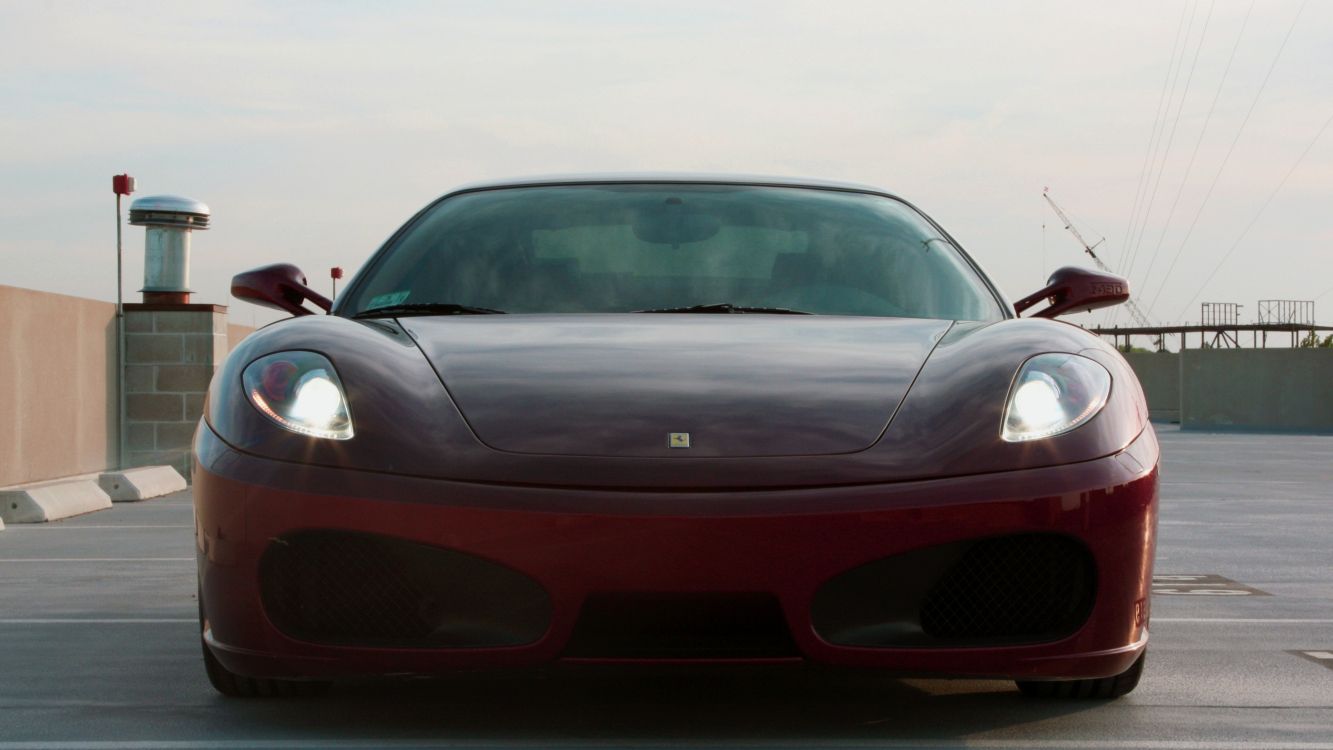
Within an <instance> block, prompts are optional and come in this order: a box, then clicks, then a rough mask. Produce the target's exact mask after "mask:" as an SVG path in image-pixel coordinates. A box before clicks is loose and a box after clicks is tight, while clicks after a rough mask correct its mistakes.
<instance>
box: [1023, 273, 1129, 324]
mask: <svg viewBox="0 0 1333 750" xmlns="http://www.w3.org/2000/svg"><path fill="white" fill-rule="evenodd" d="M1042 300H1049V301H1050V306H1048V307H1044V308H1042V309H1040V310H1038V311H1037V312H1035V313H1033V314H1032V315H1031V316H1029V317H1033V318H1054V317H1055V316H1057V315H1062V314H1064V313H1067V312H1087V311H1089V310H1097V309H1100V308H1103V307H1112V306H1114V305H1118V304H1120V303H1121V302H1126V301H1128V300H1129V282H1128V281H1126V280H1125V279H1124V278H1122V277H1120V276H1116V275H1115V274H1110V273H1101V272H1099V271H1089V270H1087V269H1085V268H1075V267H1073V266H1065V267H1064V268H1058V269H1056V271H1055V273H1053V274H1051V277H1050V278H1049V279H1047V280H1046V287H1045V288H1043V289H1042V290H1040V291H1037V292H1033V293H1032V294H1029V295H1028V296H1026V297H1024V298H1023V299H1021V300H1019V301H1017V302H1015V303H1014V312H1017V313H1019V314H1022V312H1023V311H1024V310H1026V309H1028V308H1029V307H1032V306H1033V305H1035V304H1037V303H1038V302H1041V301H1042Z"/></svg>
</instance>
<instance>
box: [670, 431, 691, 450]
mask: <svg viewBox="0 0 1333 750" xmlns="http://www.w3.org/2000/svg"><path fill="white" fill-rule="evenodd" d="M667 447H668V448H688V447H690V433H688V432H673V433H670V434H669V435H667Z"/></svg>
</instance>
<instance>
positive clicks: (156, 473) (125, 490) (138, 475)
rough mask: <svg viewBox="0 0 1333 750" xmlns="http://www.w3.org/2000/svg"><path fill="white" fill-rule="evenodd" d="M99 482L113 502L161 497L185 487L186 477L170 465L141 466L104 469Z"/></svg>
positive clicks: (99, 476)
mask: <svg viewBox="0 0 1333 750" xmlns="http://www.w3.org/2000/svg"><path fill="white" fill-rule="evenodd" d="M97 484H98V485H99V486H100V487H101V488H102V490H103V491H104V492H105V493H106V494H107V495H109V496H110V497H111V500H112V501H113V502H117V503H126V502H135V501H138V500H147V499H148V498H150V497H161V496H163V495H170V494H171V493H173V492H180V491H181V490H183V489H185V478H184V477H182V476H181V475H180V474H179V473H177V471H176V470H175V469H173V468H171V467H170V466H140V467H138V468H134V469H125V470H124V471H104V472H102V473H101V474H99V475H98V476H97Z"/></svg>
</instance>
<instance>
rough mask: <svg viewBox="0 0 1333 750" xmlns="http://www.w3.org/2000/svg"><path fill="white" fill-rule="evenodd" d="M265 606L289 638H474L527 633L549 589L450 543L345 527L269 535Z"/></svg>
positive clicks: (444, 641)
mask: <svg viewBox="0 0 1333 750" xmlns="http://www.w3.org/2000/svg"><path fill="white" fill-rule="evenodd" d="M259 577H260V596H261V598H262V601H263V604H264V611H265V612H266V613H267V615H268V617H269V619H270V620H271V621H272V622H273V624H274V626H276V627H277V628H278V629H279V630H281V631H282V632H284V633H286V634H287V635H289V636H291V637H293V638H296V639H298V640H303V641H309V642H314V643H327V644H336V645H364V646H388V647H394V646H397V647H449V648H477V647H494V646H514V645H521V644H525V643H532V642H534V641H536V640H537V639H539V638H541V636H542V635H543V634H544V633H545V632H546V628H547V626H548V624H549V621H550V609H551V605H550V598H549V596H548V595H547V593H546V591H545V589H543V588H542V587H541V586H540V585H538V584H537V583H536V582H535V581H533V580H532V579H530V578H528V577H527V576H524V575H523V574H521V573H518V572H517V571H514V570H511V569H509V568H506V567H504V566H502V565H498V564H496V563H493V562H490V561H487V560H483V559H481V558H478V557H473V556H472V555H467V554H464V553H462V552H457V551H454V550H447V549H440V548H437V547H430V546H427V545H423V544H416V543H414V542H408V541H404V540H401V539H394V538H391V537H385V536H378V535H374V534H364V533H358V532H345V531H313V530H312V531H301V532H296V533H293V534H288V535H285V536H283V537H281V538H278V539H275V540H274V541H273V542H272V543H271V544H270V545H269V548H268V550H267V551H266V552H265V553H264V557H263V558H262V559H261V561H260V567H259Z"/></svg>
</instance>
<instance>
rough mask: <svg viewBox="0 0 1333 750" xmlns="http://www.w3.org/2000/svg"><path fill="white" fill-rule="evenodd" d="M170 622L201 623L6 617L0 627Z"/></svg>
mask: <svg viewBox="0 0 1333 750" xmlns="http://www.w3.org/2000/svg"><path fill="white" fill-rule="evenodd" d="M159 622H168V623H180V622H199V619H198V618H195V617H98V618H94V617H6V618H2V619H0V625H125V624H128V625H151V624H153V623H159Z"/></svg>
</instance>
